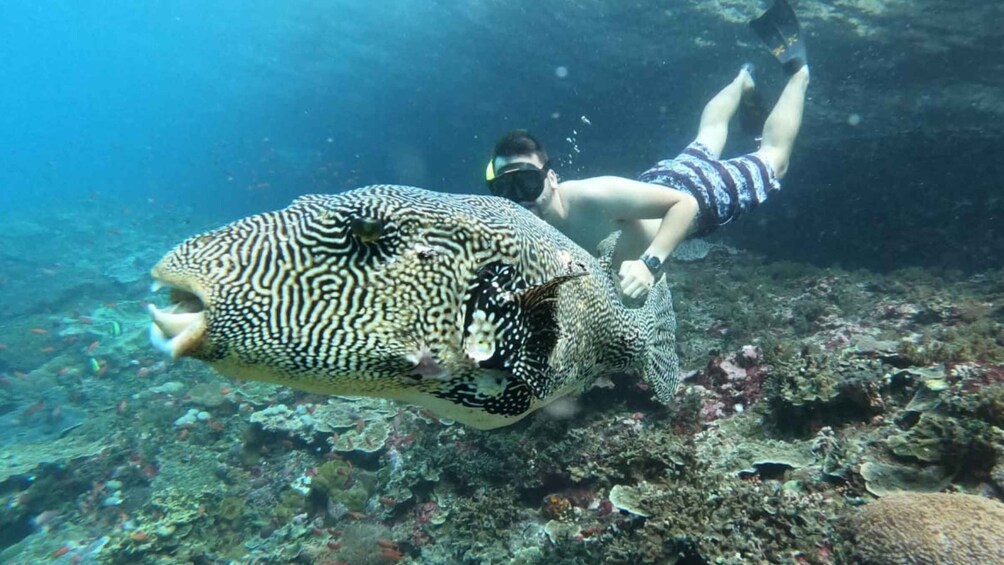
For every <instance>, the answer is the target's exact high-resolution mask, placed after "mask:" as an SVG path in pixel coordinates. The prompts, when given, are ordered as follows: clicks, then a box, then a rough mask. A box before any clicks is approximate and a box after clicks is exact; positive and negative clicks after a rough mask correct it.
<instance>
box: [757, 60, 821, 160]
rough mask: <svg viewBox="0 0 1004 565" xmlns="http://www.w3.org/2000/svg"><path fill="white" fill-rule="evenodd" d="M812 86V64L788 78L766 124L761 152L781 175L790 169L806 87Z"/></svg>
mask: <svg viewBox="0 0 1004 565" xmlns="http://www.w3.org/2000/svg"><path fill="white" fill-rule="evenodd" d="M808 86H809V67H808V66H804V67H802V68H801V69H799V70H798V71H797V72H796V73H795V74H793V75H791V78H789V79H788V84H787V85H786V86H785V87H784V91H783V92H781V97H780V98H779V99H778V101H777V104H775V105H774V109H773V110H771V112H770V115H769V116H767V122H766V123H764V126H763V141H762V142H761V144H760V149H759V150H758V151H757V155H759V156H760V157H761V158H763V160H764V161H766V162H768V163H770V165H771V166H772V167H773V168H774V174H776V175H777V178H779V179H780V178H781V177H783V176H784V174H785V173H786V172H787V171H788V159H789V158H791V148H792V147H793V146H794V145H795V137H797V136H798V128H799V127H801V125H802V108H803V107H804V106H805V90H806V88H808Z"/></svg>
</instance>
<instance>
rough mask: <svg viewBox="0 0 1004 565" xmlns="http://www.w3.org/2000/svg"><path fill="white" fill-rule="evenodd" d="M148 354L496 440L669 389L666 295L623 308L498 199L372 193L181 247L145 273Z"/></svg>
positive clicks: (584, 262)
mask: <svg viewBox="0 0 1004 565" xmlns="http://www.w3.org/2000/svg"><path fill="white" fill-rule="evenodd" d="M152 275H153V277H154V279H155V285H156V286H158V287H168V288H170V289H171V293H170V295H171V302H172V304H171V305H170V306H169V307H167V308H165V309H159V308H157V307H155V306H151V308H150V311H151V315H152V318H153V323H152V325H151V337H152V340H153V342H154V343H155V344H156V345H157V346H158V347H160V348H161V349H163V350H165V351H166V352H168V353H169V354H171V355H172V356H174V357H180V356H188V357H192V358H195V359H199V360H202V361H205V362H206V363H208V364H209V365H211V366H212V367H214V368H215V369H216V370H218V371H219V372H221V373H223V374H225V375H228V376H232V377H238V378H242V379H252V380H259V381H266V382H272V383H278V384H282V385H287V386H290V387H292V388H296V389H301V390H306V391H310V392H314V393H322V394H339V395H356V396H373V397H382V398H390V399H396V400H400V401H404V402H409V403H413V404H417V405H421V406H424V407H427V408H429V409H431V410H432V411H433V412H435V413H437V414H439V415H440V416H442V417H447V418H451V419H454V420H457V421H459V422H462V423H464V424H467V425H470V426H474V427H477V428H484V429H487V428H496V427H500V426H504V425H508V424H511V423H513V422H516V421H518V420H520V419H521V418H523V417H525V416H526V415H527V414H530V413H531V412H533V411H534V410H536V409H538V408H540V407H542V406H545V405H547V404H548V403H550V402H551V401H553V400H554V399H556V398H559V397H561V396H563V395H566V394H569V393H572V392H577V391H580V390H582V389H583V388H584V387H585V386H587V385H589V384H590V383H592V382H593V381H594V380H595V379H596V378H597V377H600V376H603V375H605V374H609V373H611V372H618V371H624V372H632V373H635V374H638V375H640V376H642V377H643V378H644V379H645V380H646V381H648V382H649V383H650V384H651V385H652V387H653V389H654V390H655V392H656V394H657V395H658V396H659V398H660V399H661V400H663V401H668V400H669V399H670V398H671V397H672V395H673V394H674V392H675V390H676V387H677V384H678V382H679V366H678V365H679V363H678V360H677V357H676V353H675V336H674V331H675V325H676V321H675V316H674V313H673V309H672V300H671V297H670V292H669V288H668V286H667V285H666V282H665V280H664V279H662V280H660V281H658V282H657V283H656V284H655V286H654V287H653V289H652V291H651V292H650V294H649V297H648V299H647V300H646V302H645V304H644V306H642V307H639V308H628V307H625V305H624V304H623V303H622V301H621V299H620V297H619V294H618V292H617V290H616V288H615V283H614V280H613V278H612V277H611V273H610V271H609V269H608V265H607V264H605V263H604V262H602V261H600V260H597V259H596V258H594V257H592V256H591V255H589V253H587V252H586V251H585V250H583V249H581V248H580V247H578V246H577V245H576V244H575V243H573V242H572V241H571V240H569V239H568V238H567V237H565V236H564V235H563V234H561V233H560V232H558V231H557V230H555V229H554V228H553V227H551V226H549V225H548V224H546V223H544V222H542V221H541V220H539V219H538V218H537V217H535V216H534V215H533V214H531V213H530V212H528V211H526V210H524V209H523V208H521V207H519V206H517V205H515V204H514V203H512V202H509V201H508V200H505V199H500V198H494V197H486V196H470V195H454V194H444V193H437V192H430V191H426V190H422V189H418V188H411V187H403V186H392V185H377V186H370V187H365V188H360V189H356V190H353V191H349V192H345V193H341V194H335V195H312V196H304V197H301V198H299V199H297V200H296V201H295V202H293V204H291V205H290V206H289V207H288V208H286V209H284V210H280V211H277V212H271V213H265V214H259V215H255V216H251V217H248V218H244V219H241V220H238V221H236V222H233V223H231V224H229V225H227V226H224V227H222V228H219V229H216V230H213V231H210V232H207V233H204V234H201V235H197V236H194V237H192V238H190V239H188V240H186V241H184V242H182V243H181V244H179V245H178V246H177V247H175V248H174V249H173V250H172V251H171V252H169V253H168V254H167V255H166V256H165V257H164V258H163V259H162V260H161V261H160V262H159V263H158V264H157V265H156V266H155V267H154V268H153V271H152Z"/></svg>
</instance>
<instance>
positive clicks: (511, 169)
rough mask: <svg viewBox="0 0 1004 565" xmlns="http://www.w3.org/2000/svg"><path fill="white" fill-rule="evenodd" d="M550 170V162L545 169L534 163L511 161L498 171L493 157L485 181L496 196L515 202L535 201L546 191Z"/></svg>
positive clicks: (486, 170) (486, 171)
mask: <svg viewBox="0 0 1004 565" xmlns="http://www.w3.org/2000/svg"><path fill="white" fill-rule="evenodd" d="M550 170H551V167H550V165H549V164H548V163H545V164H544V168H543V169H541V168H538V167H537V165H534V164H533V163H509V164H508V165H504V166H502V167H501V168H500V169H499V170H498V171H496V170H495V159H494V158H493V159H492V160H490V161H488V167H487V168H486V169H485V182H486V183H488V190H490V191H491V193H492V194H494V195H495V196H501V197H502V198H508V199H509V200H513V201H515V202H533V201H534V200H536V199H537V198H539V197H540V195H541V193H543V192H544V182H545V181H546V180H547V172H548V171H550Z"/></svg>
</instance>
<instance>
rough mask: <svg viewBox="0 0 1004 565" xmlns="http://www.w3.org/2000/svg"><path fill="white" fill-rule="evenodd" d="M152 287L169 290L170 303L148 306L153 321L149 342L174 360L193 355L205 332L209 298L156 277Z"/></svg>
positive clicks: (196, 290)
mask: <svg viewBox="0 0 1004 565" xmlns="http://www.w3.org/2000/svg"><path fill="white" fill-rule="evenodd" d="M150 289H151V290H152V291H153V292H157V291H160V290H163V289H168V290H169V291H170V293H169V300H170V305H168V306H167V307H166V308H164V309H163V310H162V309H160V308H157V306H155V305H154V304H150V305H148V306H147V311H149V312H150V318H151V320H152V323H151V324H150V342H151V343H153V346H154V347H156V348H157V349H159V350H161V351H163V352H164V353H166V354H167V355H170V356H171V357H172V358H174V359H177V358H178V357H183V356H185V355H188V354H190V353H191V352H192V351H193V350H194V349H195V348H196V347H198V345H199V343H200V342H201V341H202V339H203V338H204V337H205V335H206V327H207V325H206V301H205V299H204V297H203V295H202V293H201V292H199V290H198V289H197V288H193V287H188V288H186V286H185V285H178V284H173V283H168V282H165V281H162V280H160V279H157V278H156V277H155V278H154V282H153V285H151V287H150Z"/></svg>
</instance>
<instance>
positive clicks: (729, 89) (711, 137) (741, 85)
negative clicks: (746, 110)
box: [694, 69, 754, 159]
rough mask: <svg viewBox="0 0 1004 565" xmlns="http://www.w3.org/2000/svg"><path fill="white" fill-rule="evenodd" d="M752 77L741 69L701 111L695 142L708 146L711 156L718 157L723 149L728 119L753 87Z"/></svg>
mask: <svg viewBox="0 0 1004 565" xmlns="http://www.w3.org/2000/svg"><path fill="white" fill-rule="evenodd" d="M753 86H754V85H753V77H751V76H750V75H749V73H748V72H746V69H741V70H740V71H739V74H738V75H737V76H736V78H735V79H733V80H732V82H730V83H729V85H728V86H726V87H725V88H723V89H722V90H721V91H720V92H719V93H718V94H716V95H715V97H714V98H712V99H711V101H709V102H708V103H707V105H705V106H704V111H703V112H702V113H701V126H700V128H699V129H698V130H697V139H695V140H694V141H696V142H697V143H700V144H702V145H704V146H705V147H707V148H708V151H710V152H711V156H712V157H714V158H715V159H718V158H720V157H721V156H722V150H723V149H725V141H726V139H728V136H729V120H731V119H732V116H734V115H735V113H736V110H737V109H738V108H739V101H740V100H741V99H742V96H743V93H744V92H747V91H749V90H752V89H753Z"/></svg>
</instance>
